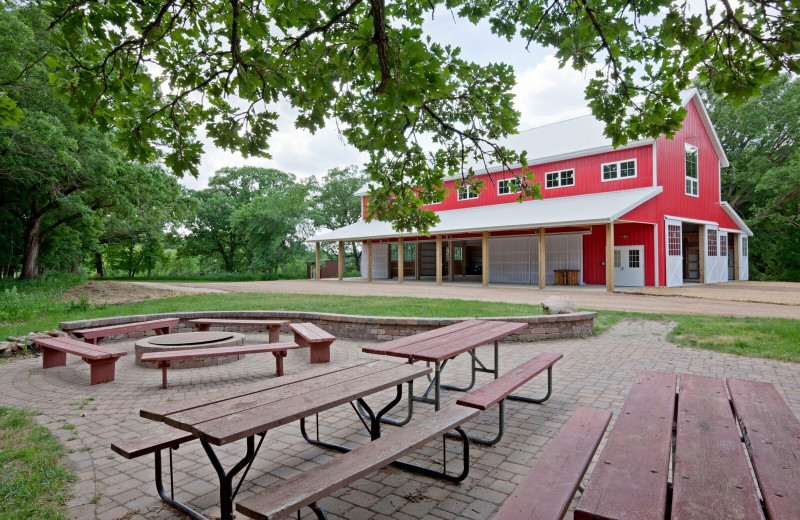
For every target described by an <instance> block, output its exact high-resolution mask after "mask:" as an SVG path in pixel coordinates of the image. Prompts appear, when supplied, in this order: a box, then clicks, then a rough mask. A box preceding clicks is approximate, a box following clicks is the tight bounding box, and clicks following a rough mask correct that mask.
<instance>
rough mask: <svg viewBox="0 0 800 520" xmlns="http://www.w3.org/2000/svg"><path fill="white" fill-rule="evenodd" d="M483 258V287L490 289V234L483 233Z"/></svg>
mask: <svg viewBox="0 0 800 520" xmlns="http://www.w3.org/2000/svg"><path fill="white" fill-rule="evenodd" d="M481 257H482V263H483V267H482V268H481V272H482V273H483V286H484V287H488V285H489V232H488V231H484V232H483V243H482V244H481Z"/></svg>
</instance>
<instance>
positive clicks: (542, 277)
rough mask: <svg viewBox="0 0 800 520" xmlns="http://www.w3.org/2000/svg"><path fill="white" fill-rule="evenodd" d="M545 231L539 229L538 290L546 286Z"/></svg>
mask: <svg viewBox="0 0 800 520" xmlns="http://www.w3.org/2000/svg"><path fill="white" fill-rule="evenodd" d="M546 243H547V240H546V239H545V230H544V228H543V227H541V228H539V289H544V288H545V285H546V284H547V283H546V282H547V254H546V250H545V247H546Z"/></svg>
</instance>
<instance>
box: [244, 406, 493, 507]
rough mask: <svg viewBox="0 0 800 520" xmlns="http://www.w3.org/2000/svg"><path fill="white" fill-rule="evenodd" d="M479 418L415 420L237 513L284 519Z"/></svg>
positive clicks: (448, 415)
mask: <svg viewBox="0 0 800 520" xmlns="http://www.w3.org/2000/svg"><path fill="white" fill-rule="evenodd" d="M477 415H478V412H477V411H475V410H468V409H466V408H458V407H454V408H450V409H448V410H442V411H439V412H436V413H435V414H433V415H432V416H430V417H425V418H420V419H415V420H414V421H412V422H411V423H410V424H408V425H407V426H404V427H403V428H400V429H397V430H393V431H390V432H389V433H386V434H384V435H382V436H381V438H380V439H376V440H374V441H372V442H369V443H367V444H364V445H361V446H359V447H358V448H356V449H354V450H353V451H351V452H349V453H345V454H344V455H339V456H337V457H336V458H334V459H333V460H332V461H331V462H329V463H327V464H325V465H324V466H322V467H318V468H315V469H314V470H313V471H306V472H304V473H300V474H299V475H296V476H294V477H291V478H289V479H287V480H283V481H280V482H278V483H276V484H274V485H272V486H270V487H268V488H267V489H266V490H265V491H264V492H262V493H260V494H258V495H256V496H254V497H253V498H250V499H247V500H243V501H239V502H237V503H236V511H238V512H239V513H242V514H243V515H245V516H247V517H249V518H255V519H259V520H271V519H273V518H285V517H286V516H288V515H290V514H292V513H293V512H295V511H298V510H300V509H302V508H303V507H305V506H307V505H309V504H311V503H313V502H316V501H317V500H320V499H322V498H324V497H326V496H328V495H330V494H331V493H333V492H334V491H336V490H337V489H342V488H344V487H346V486H347V485H349V484H351V483H352V482H355V481H356V480H359V479H360V478H362V477H365V476H367V475H369V474H371V473H374V472H376V471H377V470H379V469H381V468H383V467H386V466H388V465H389V464H391V463H392V462H394V461H395V460H397V459H399V458H400V457H402V456H404V455H406V454H408V453H411V452H413V451H415V450H416V449H418V448H420V447H422V446H424V445H425V444H428V443H429V442H431V441H433V440H434V439H437V440H438V438H439V437H441V436H442V435H444V434H445V433H447V432H448V431H450V430H452V429H453V428H455V427H457V426H460V425H462V424H464V423H465V422H467V421H469V420H470V419H473V418H474V417H476V416H477Z"/></svg>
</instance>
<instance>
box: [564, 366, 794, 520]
mask: <svg viewBox="0 0 800 520" xmlns="http://www.w3.org/2000/svg"><path fill="white" fill-rule="evenodd" d="M726 386H727V389H728V392H729V393H730V400H729V399H728V392H726ZM676 395H677V399H676ZM731 405H732V406H731ZM673 422H674V424H676V425H677V426H676V428H675V430H674V432H673ZM737 423H738V425H739V427H740V429H741V433H740V429H739V428H737ZM673 435H674V437H675V441H674V455H672V459H673V466H672V467H670V455H671V453H672V446H673ZM748 459H749V460H748ZM751 465H752V468H753V470H754V471H755V475H756V477H757V478H756V479H755V480H754V479H753V478H752V476H751V471H750V466H751ZM670 469H671V470H672V473H673V478H672V480H673V491H672V496H671V498H670V495H669V493H668V477H669V473H670ZM759 489H760V491H761V496H762V497H763V502H764V504H763V508H762V503H761V500H760V499H759V494H758V490H759ZM670 500H671V503H669V502H670ZM668 510H669V511H671V514H670V518H680V519H681V520H701V519H706V518H737V519H740V520H750V519H752V520H763V519H764V518H765V517H764V511H766V513H767V515H766V518H768V519H769V520H777V519H788V518H800V421H798V420H797V418H796V417H795V416H794V414H793V413H792V411H791V409H790V408H789V407H788V405H787V404H786V402H785V401H784V400H783V399H782V398H781V397H780V394H778V392H777V390H776V389H775V387H774V386H773V385H772V384H770V383H761V382H756V381H745V380H740V379H732V378H728V379H726V380H725V381H723V380H721V379H716V378H712V377H702V376H693V375H682V376H680V390H679V391H678V376H676V375H675V374H671V373H664V372H655V371H647V370H645V371H641V372H639V373H638V374H637V375H636V379H635V381H634V384H633V387H632V388H631V391H630V393H629V394H628V397H627V399H626V400H625V404H624V406H623V408H622V410H621V411H620V414H619V416H618V417H617V420H616V423H615V424H614V427H613V429H612V430H611V433H610V435H609V438H608V441H607V442H606V446H605V448H604V450H603V453H602V454H601V455H600V458H599V461H598V464H597V466H596V468H595V470H594V471H593V473H592V475H591V477H590V479H589V482H588V484H587V486H586V490H585V492H584V493H583V495H582V497H581V499H580V501H579V502H578V506H577V508H576V510H575V519H576V520H589V519H603V520H614V519H627V518H636V519H640V520H649V519H663V518H664V517H665V513H666V511H668Z"/></svg>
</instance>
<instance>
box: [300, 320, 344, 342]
mask: <svg viewBox="0 0 800 520" xmlns="http://www.w3.org/2000/svg"><path fill="white" fill-rule="evenodd" d="M289 329H291V330H292V331H293V332H296V333H298V334H300V335H301V336H303V338H305V340H306V341H308V342H309V343H321V342H325V341H335V340H336V336H334V335H333V334H330V333H328V332H327V331H325V330H323V329H321V328H319V327H317V326H316V325H314V324H313V323H292V324H291V325H289Z"/></svg>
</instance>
